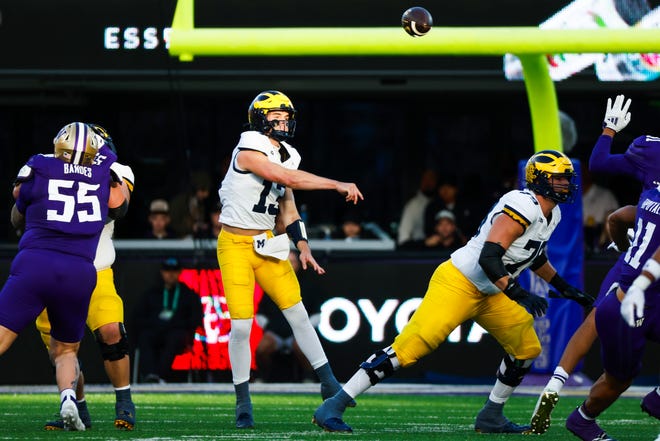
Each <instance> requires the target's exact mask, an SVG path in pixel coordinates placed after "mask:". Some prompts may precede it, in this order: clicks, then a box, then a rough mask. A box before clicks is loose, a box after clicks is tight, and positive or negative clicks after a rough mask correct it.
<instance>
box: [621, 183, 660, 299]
mask: <svg viewBox="0 0 660 441" xmlns="http://www.w3.org/2000/svg"><path fill="white" fill-rule="evenodd" d="M658 226H660V190H658V188H654V189H651V190H646V191H644V192H642V194H641V195H640V197H639V201H638V202H637V216H636V218H635V236H634V238H633V240H632V243H631V245H630V248H628V251H626V254H625V255H624V256H623V265H622V266H621V275H620V277H619V283H620V285H621V289H623V290H624V291H627V290H628V288H629V287H630V285H631V284H632V282H633V281H634V280H635V278H636V277H637V276H638V275H639V274H640V273H641V271H642V266H643V265H644V262H646V261H647V260H648V259H649V257H651V256H652V255H653V253H655V250H656V249H658V247H659V246H660V228H657V227H658ZM659 292H660V281H656V282H654V283H652V284H651V285H650V286H649V287H648V288H647V289H646V298H647V302H654V299H655V298H656V297H657V295H658V293H659Z"/></svg>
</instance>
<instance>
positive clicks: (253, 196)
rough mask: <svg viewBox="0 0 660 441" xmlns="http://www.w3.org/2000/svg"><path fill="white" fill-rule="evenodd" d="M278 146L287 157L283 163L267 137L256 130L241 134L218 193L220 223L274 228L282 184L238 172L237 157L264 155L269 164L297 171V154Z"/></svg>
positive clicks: (244, 172)
mask: <svg viewBox="0 0 660 441" xmlns="http://www.w3.org/2000/svg"><path fill="white" fill-rule="evenodd" d="M280 144H281V145H282V148H284V149H286V151H287V152H288V156H289V157H288V158H286V159H285V160H284V161H282V159H281V155H280V150H279V149H278V148H277V147H275V146H274V145H273V144H272V143H271V142H270V140H269V138H268V137H267V136H266V135H262V134H261V133H259V132H256V131H248V132H243V133H242V134H241V139H240V140H239V141H238V145H237V146H236V148H235V149H234V151H233V152H232V155H231V156H232V157H231V163H230V164H229V170H227V174H226V175H225V178H224V179H223V180H222V184H221V185H220V189H219V190H218V194H219V195H220V203H221V204H222V213H221V214H220V222H221V223H222V224H225V225H231V226H232V227H237V228H245V229H250V230H272V229H273V228H275V216H276V215H277V213H278V212H279V199H280V198H281V197H282V196H284V190H285V187H284V185H281V184H278V183H276V182H270V181H266V180H265V179H263V178H262V177H260V176H257V175H255V174H254V173H251V172H249V171H246V170H241V169H239V168H238V165H237V163H236V156H237V155H238V153H239V152H240V151H241V150H256V151H258V152H262V153H263V154H264V155H266V157H267V158H268V160H269V161H270V162H274V163H276V164H279V165H281V166H282V167H285V168H288V169H291V170H296V169H297V168H298V166H299V165H300V154H299V153H298V151H297V150H296V149H295V148H293V147H292V146H290V145H289V144H287V143H286V142H280Z"/></svg>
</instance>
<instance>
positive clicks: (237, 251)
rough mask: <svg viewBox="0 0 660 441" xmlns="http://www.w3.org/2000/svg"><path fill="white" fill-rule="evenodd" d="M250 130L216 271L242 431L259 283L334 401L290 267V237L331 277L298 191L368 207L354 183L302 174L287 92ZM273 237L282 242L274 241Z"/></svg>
mask: <svg viewBox="0 0 660 441" xmlns="http://www.w3.org/2000/svg"><path fill="white" fill-rule="evenodd" d="M248 121H249V125H250V130H248V131H246V132H243V133H242V134H241V138H240V140H239V142H238V145H237V146H236V148H235V149H234V151H233V153H232V159H231V164H230V166H229V170H228V171H227V174H226V176H225V178H224V180H223V181H222V184H221V186H220V190H219V195H220V202H221V203H222V214H221V215H220V222H221V223H222V224H223V227H222V231H221V232H220V235H219V236H218V250H217V254H218V263H219V265H220V269H221V271H222V283H223V286H224V289H225V295H226V297H227V307H228V309H229V314H230V316H231V334H230V339H229V358H230V360H231V370H232V377H233V383H234V389H235V391H236V427H237V428H239V429H246V428H252V427H254V418H253V416H252V402H251V399H250V392H249V388H248V380H249V379H250V364H251V353H250V344H249V338H250V330H251V328H252V321H253V318H254V302H253V291H254V284H255V281H256V283H258V284H259V285H260V286H261V287H262V288H263V289H264V291H265V292H266V293H267V294H268V295H269V296H270V297H271V299H272V300H273V302H274V303H275V304H276V305H277V306H278V308H279V309H280V310H281V311H282V313H283V314H284V317H285V318H286V320H287V322H288V323H289V325H290V326H291V329H292V331H293V335H294V338H295V339H296V341H297V342H298V344H299V346H300V348H301V350H302V352H303V353H304V354H305V357H307V359H308V360H309V362H310V364H311V365H312V367H313V368H314V371H315V372H316V374H317V375H318V377H319V380H320V381H321V396H322V397H323V398H324V399H325V398H328V397H330V396H332V395H334V394H335V393H336V392H337V391H338V390H339V389H340V387H341V386H340V385H339V383H338V382H337V380H336V378H335V376H334V374H333V372H332V369H331V368H330V364H329V363H328V359H327V358H326V356H325V352H324V351H323V347H322V346H321V342H320V340H319V338H318V335H317V334H316V331H315V330H314V327H313V326H312V324H311V323H310V321H309V317H308V315H307V311H306V310H305V307H304V305H303V303H302V298H301V296H300V285H299V284H298V279H297V277H296V274H295V272H294V271H293V268H292V266H291V263H290V262H289V260H288V255H289V247H290V242H289V237H290V238H291V240H293V243H294V244H295V246H296V248H297V249H298V250H299V251H300V262H301V265H302V268H303V269H307V267H308V266H311V268H312V269H313V270H314V271H315V272H316V273H318V274H324V273H325V270H324V269H323V268H322V267H321V266H320V265H319V264H318V263H317V262H316V260H315V259H314V257H313V256H312V253H311V250H310V248H309V244H308V242H307V234H306V232H305V225H304V224H303V222H302V220H301V219H300V215H299V214H298V209H297V208H296V204H295V200H294V198H293V190H294V189H295V190H335V191H337V192H338V193H340V194H342V195H344V196H345V198H346V201H347V202H352V203H354V204H356V203H357V202H358V200H361V199H363V196H362V193H360V190H359V189H358V188H357V186H356V185H355V184H353V183H346V182H339V181H335V180H332V179H328V178H324V177H321V176H317V175H314V174H311V173H307V172H304V171H302V170H297V169H298V165H299V164H300V154H299V153H298V151H297V150H296V149H294V148H293V147H292V146H291V145H289V144H288V143H287V142H286V141H288V140H290V139H291V138H293V135H294V130H295V124H296V121H295V109H294V107H293V104H292V103H291V100H290V99H289V98H288V97H287V96H286V95H284V94H283V93H281V92H278V91H275V90H268V91H264V92H261V93H259V94H258V95H257V96H256V97H255V98H254V100H253V101H252V103H251V104H250V106H249V109H248ZM273 229H276V231H277V232H279V233H284V232H286V233H287V234H288V236H289V237H287V234H279V235H277V236H273V232H272V231H273Z"/></svg>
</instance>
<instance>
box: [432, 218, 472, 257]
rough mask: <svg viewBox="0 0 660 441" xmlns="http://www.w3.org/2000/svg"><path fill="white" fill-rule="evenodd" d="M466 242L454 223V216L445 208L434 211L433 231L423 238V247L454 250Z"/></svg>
mask: <svg viewBox="0 0 660 441" xmlns="http://www.w3.org/2000/svg"><path fill="white" fill-rule="evenodd" d="M466 242H467V240H466V239H465V236H463V234H462V233H461V231H460V230H459V229H458V227H457V225H456V216H455V215H454V213H452V212H451V211H449V210H446V209H445V210H440V211H439V212H438V213H436V215H435V226H434V228H433V233H432V234H431V235H430V236H428V237H427V238H426V239H425V240H424V247H425V248H426V249H434V250H447V251H454V250H457V249H458V248H460V247H462V246H463V245H465V243H466Z"/></svg>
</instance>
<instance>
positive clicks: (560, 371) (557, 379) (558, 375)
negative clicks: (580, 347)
mask: <svg viewBox="0 0 660 441" xmlns="http://www.w3.org/2000/svg"><path fill="white" fill-rule="evenodd" d="M566 380H568V373H567V372H566V371H565V370H564V368H563V367H561V366H557V367H556V368H555V372H554V373H553V374H552V378H550V381H548V384H546V386H545V390H551V391H555V392H557V393H559V392H561V388H562V387H564V383H566Z"/></svg>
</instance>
